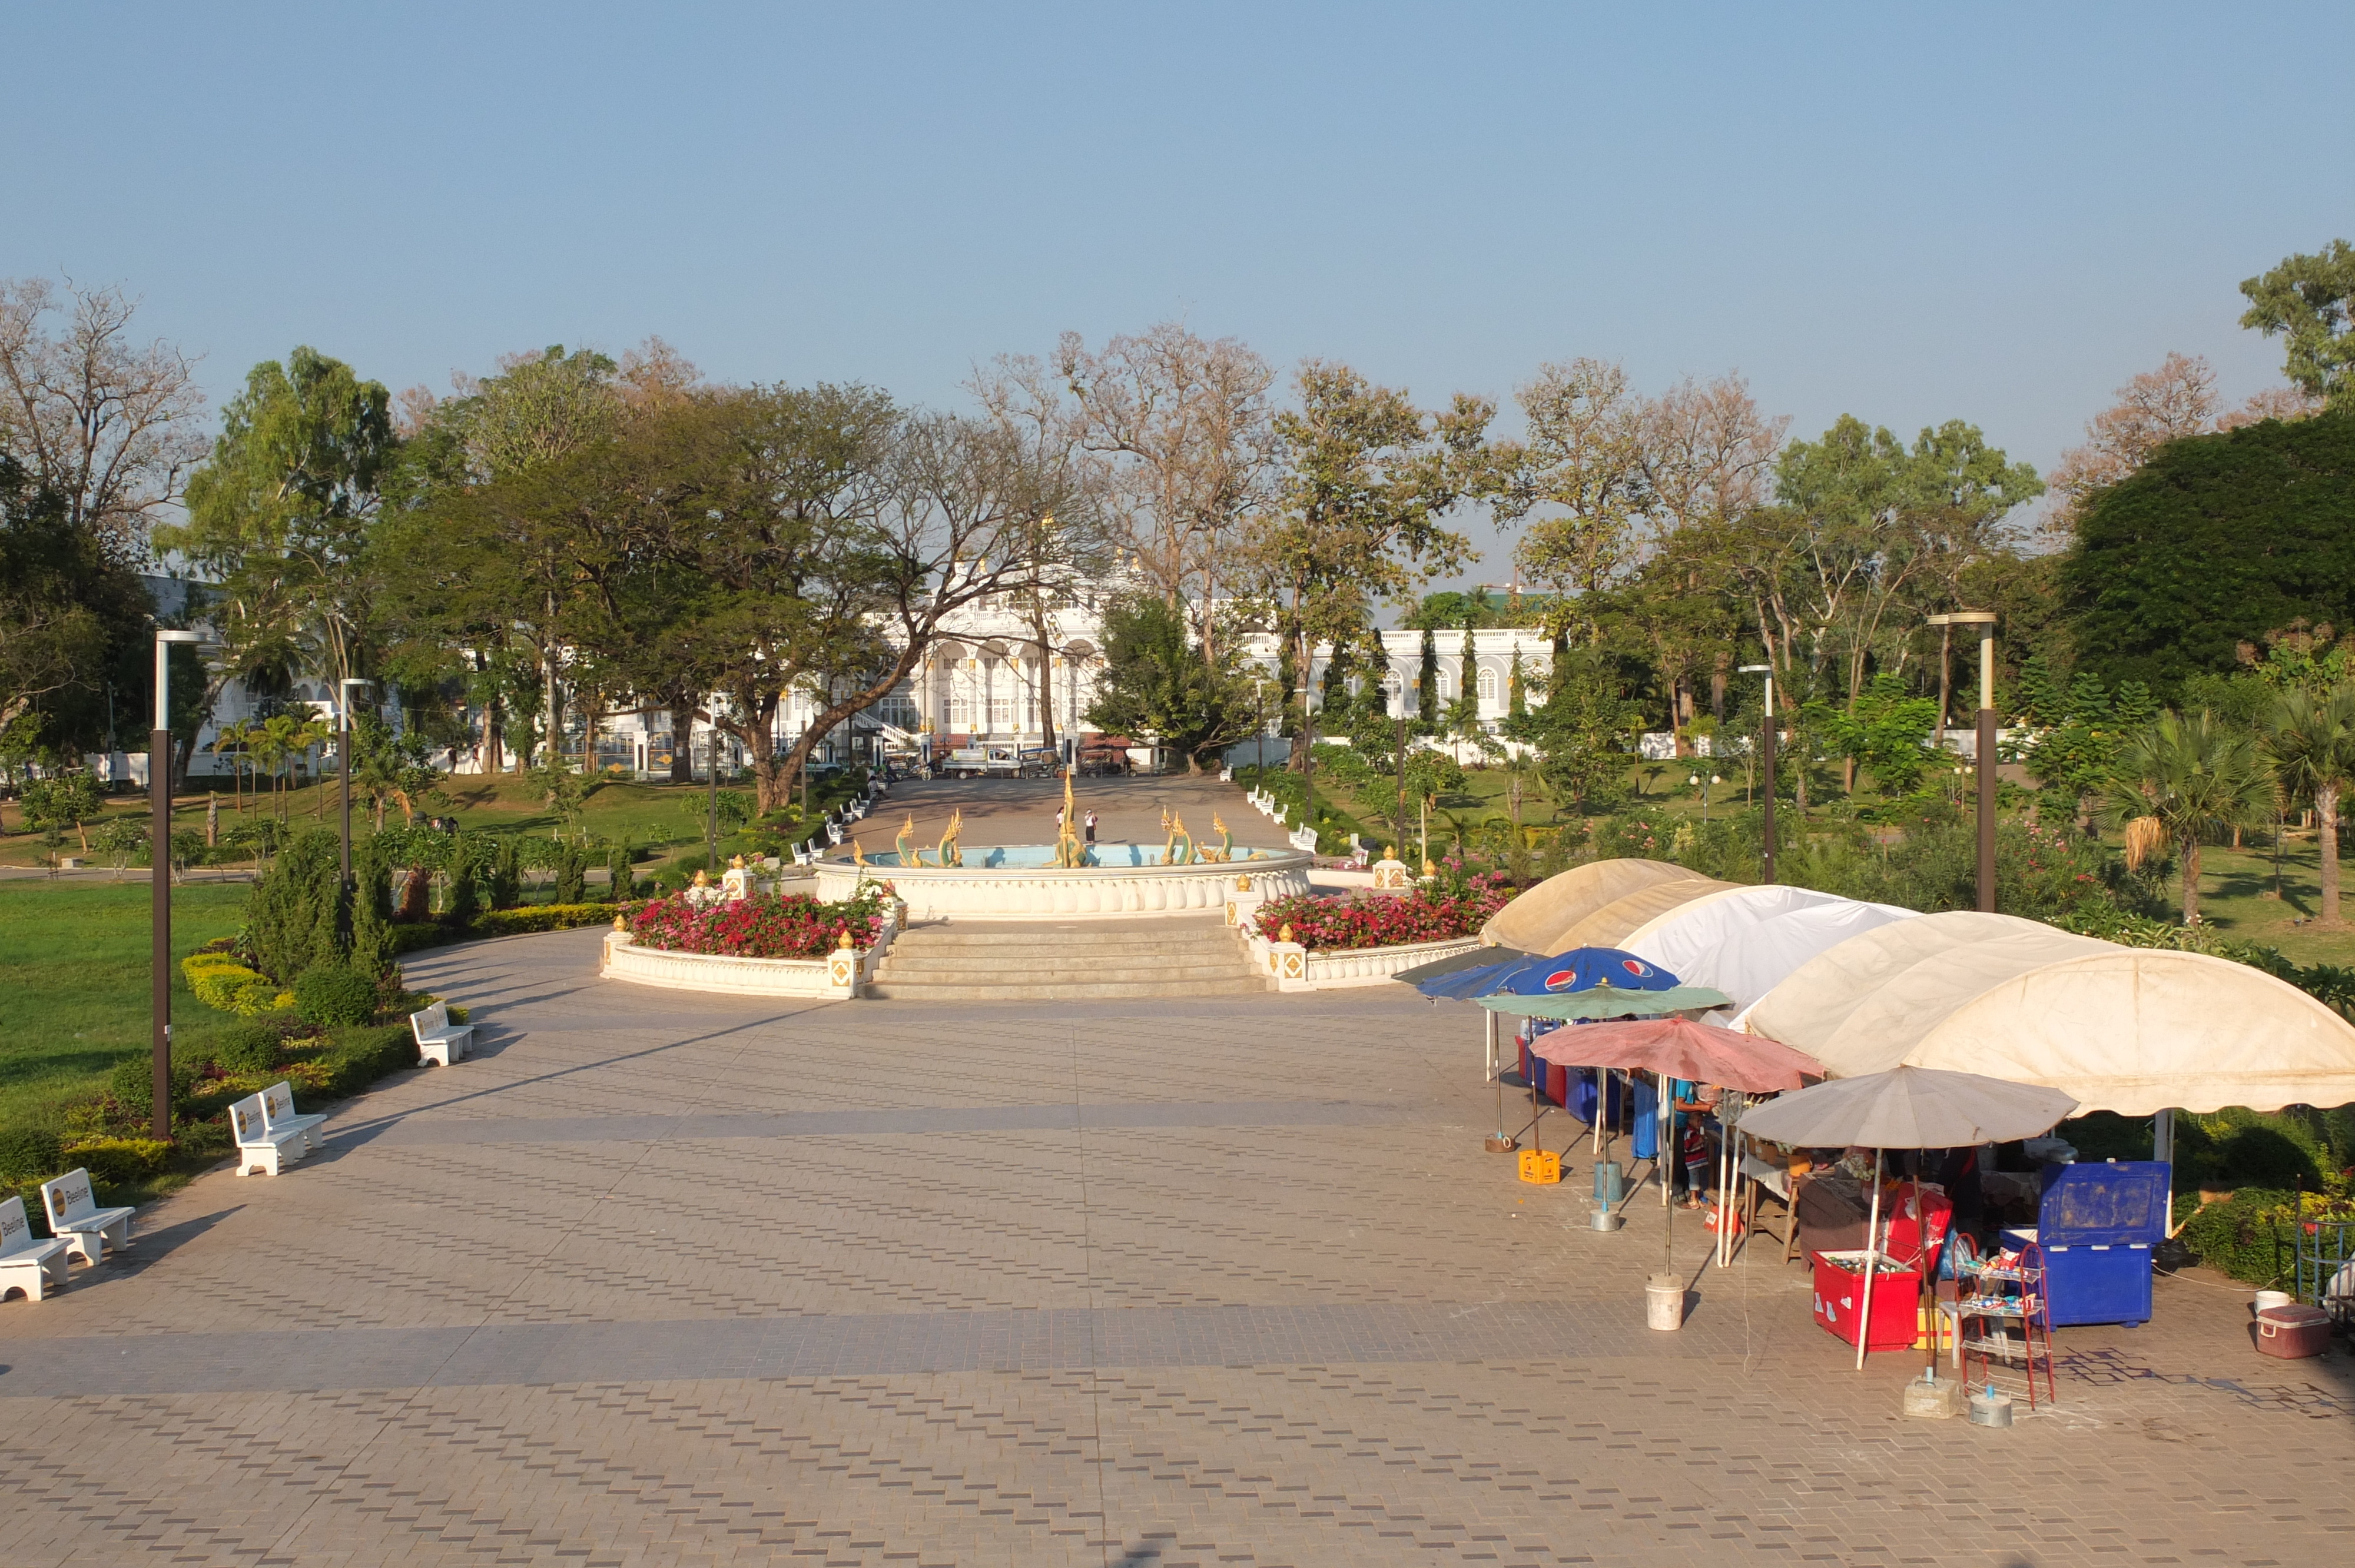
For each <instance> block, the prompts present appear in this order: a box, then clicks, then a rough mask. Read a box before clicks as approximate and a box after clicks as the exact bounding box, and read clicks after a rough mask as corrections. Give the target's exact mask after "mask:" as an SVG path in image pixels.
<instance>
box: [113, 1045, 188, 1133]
mask: <svg viewBox="0 0 2355 1568" xmlns="http://www.w3.org/2000/svg"><path fill="white" fill-rule="evenodd" d="M196 1086H197V1064H196V1063H195V1062H193V1061H191V1060H190V1059H188V1058H187V1057H186V1056H182V1055H180V1054H178V1053H176V1052H175V1053H174V1054H173V1056H172V1105H173V1107H174V1108H175V1109H176V1108H178V1107H180V1106H182V1105H185V1104H186V1102H187V1098H188V1096H189V1095H190V1094H191V1093H193V1092H194V1091H195V1089H196ZM106 1092H107V1093H108V1094H109V1095H110V1096H112V1097H113V1100H114V1103H115V1104H117V1105H119V1106H121V1107H123V1109H124V1110H125V1111H127V1112H129V1113H130V1114H131V1115H132V1116H133V1117H135V1118H140V1119H142V1120H144V1119H145V1118H146V1117H147V1115H148V1114H149V1113H150V1112H151V1111H153V1110H154V1109H155V1064H154V1060H153V1059H152V1058H151V1057H149V1056H148V1055H147V1054H146V1053H145V1052H142V1053H140V1054H138V1055H136V1056H125V1057H124V1058H123V1060H122V1061H120V1062H117V1063H116V1064H115V1065H114V1071H113V1072H112V1073H111V1074H109V1075H107V1080H106Z"/></svg>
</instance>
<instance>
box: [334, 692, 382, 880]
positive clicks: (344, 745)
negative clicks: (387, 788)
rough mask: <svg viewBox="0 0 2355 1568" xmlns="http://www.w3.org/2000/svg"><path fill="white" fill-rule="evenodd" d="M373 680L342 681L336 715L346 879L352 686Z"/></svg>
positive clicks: (349, 871)
mask: <svg viewBox="0 0 2355 1568" xmlns="http://www.w3.org/2000/svg"><path fill="white" fill-rule="evenodd" d="M372 684H374V683H373V682H369V681H363V680H359V679H357V678H356V677H347V678H346V679H345V680H344V681H343V682H342V683H341V689H340V691H339V692H338V695H339V696H340V697H341V698H342V699H343V700H342V701H341V702H339V703H337V704H336V722H337V723H338V725H340V726H341V727H342V730H343V733H342V734H341V735H339V736H336V766H337V768H339V769H340V771H341V772H342V773H343V776H344V880H345V881H346V882H349V881H350V880H351V879H352V688H353V687H354V686H367V685H372Z"/></svg>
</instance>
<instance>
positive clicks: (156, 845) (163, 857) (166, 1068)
mask: <svg viewBox="0 0 2355 1568" xmlns="http://www.w3.org/2000/svg"><path fill="white" fill-rule="evenodd" d="M201 641H204V637H203V635H202V634H201V633H199V632H195V631H166V630H157V631H156V633H155V729H153V730H152V731H150V732H149V734H148V736H147V798H148V802H149V804H150V806H151V807H152V808H153V811H154V824H153V826H151V827H150V828H149V830H148V838H149V841H150V846H149V849H148V852H147V860H148V863H149V864H150V865H151V866H153V868H154V870H153V872H152V876H153V881H152V883H151V886H152V888H153V889H154V892H153V895H152V897H151V899H150V903H151V905H152V919H153V921H154V925H155V950H154V953H153V954H152V970H151V975H150V983H151V985H152V987H153V992H152V1003H153V1011H154V1023H153V1025H152V1028H153V1033H152V1035H151V1037H150V1040H149V1046H148V1049H149V1053H150V1054H151V1056H152V1058H153V1060H154V1063H155V1112H154V1117H153V1121H154V1126H155V1136H156V1137H157V1138H169V1137H171V1136H172V644H174V643H175V642H189V643H194V642H201Z"/></svg>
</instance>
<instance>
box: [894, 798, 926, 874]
mask: <svg viewBox="0 0 2355 1568" xmlns="http://www.w3.org/2000/svg"><path fill="white" fill-rule="evenodd" d="M891 847H892V848H893V849H895V850H898V851H899V852H900V864H901V865H922V864H923V863H924V852H923V851H922V850H920V849H918V848H917V847H916V813H915V812H913V811H911V812H909V813H908V820H907V821H904V822H901V823H900V832H899V836H898V837H896V838H894V839H893V840H892V841H891Z"/></svg>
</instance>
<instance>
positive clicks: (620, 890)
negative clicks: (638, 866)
mask: <svg viewBox="0 0 2355 1568" xmlns="http://www.w3.org/2000/svg"><path fill="white" fill-rule="evenodd" d="M630 859H631V852H630V849H629V846H628V845H626V844H624V845H623V847H621V848H620V849H617V850H615V851H614V852H613V853H612V854H610V855H608V856H606V857H605V871H606V873H607V874H609V875H610V876H612V877H613V894H612V897H613V902H614V903H616V904H619V903H622V902H623V900H625V899H628V898H630V897H633V896H634V895H635V894H636V893H637V887H636V885H635V880H634V878H633V877H632V876H631V874H630Z"/></svg>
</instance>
